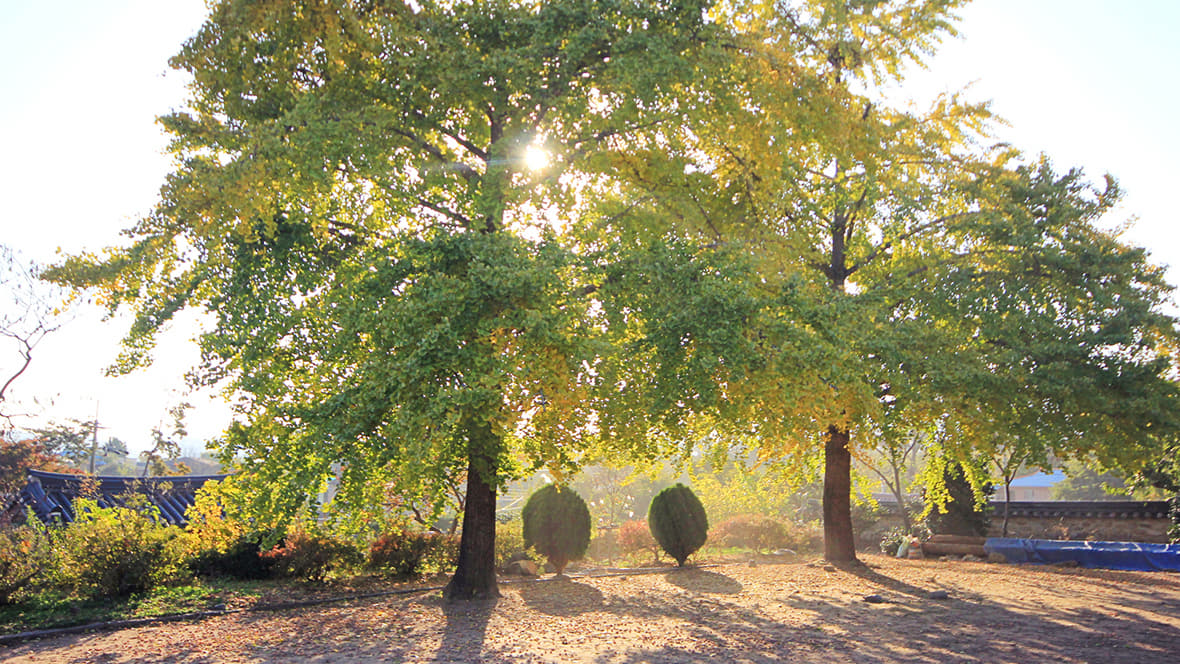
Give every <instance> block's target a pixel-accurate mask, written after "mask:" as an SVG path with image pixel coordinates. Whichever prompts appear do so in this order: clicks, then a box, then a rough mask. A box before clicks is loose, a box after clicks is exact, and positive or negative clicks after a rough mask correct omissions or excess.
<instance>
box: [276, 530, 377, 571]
mask: <svg viewBox="0 0 1180 664" xmlns="http://www.w3.org/2000/svg"><path fill="white" fill-rule="evenodd" d="M260 557H261V558H262V559H263V560H264V561H265V563H266V564H267V565H269V566H270V569H271V570H273V571H274V573H275V574H276V575H278V576H286V577H290V578H293V579H302V580H304V581H323V580H324V578H325V577H326V576H327V575H328V572H330V571H332V570H333V569H335V568H337V567H343V566H348V565H352V564H355V563H356V562H358V560H359V558H360V554H359V552H358V551H357V550H356V548H355V547H353V546H352V545H351V544H348V543H346V542H342V541H340V540H337V539H334V538H332V537H328V536H326V535H313V534H311V533H308V532H306V531H303V530H296V531H295V532H293V533H291V534H289V535H287V538H286V539H285V540H284V541H283V544H282V546H276V547H275V548H273V549H271V550H270V551H267V552H266V553H263V554H262V555H261V556H260Z"/></svg>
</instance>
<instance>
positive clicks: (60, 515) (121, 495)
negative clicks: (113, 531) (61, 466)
mask: <svg viewBox="0 0 1180 664" xmlns="http://www.w3.org/2000/svg"><path fill="white" fill-rule="evenodd" d="M225 477H226V475H184V476H179V477H144V478H138V477H94V476H90V475H69V474H65V473H49V472H45V471H42V470H30V471H29V484H28V486H26V487H25V489H24V491H22V492H21V495H20V501H21V502H22V503H23V504H25V505H27V506H29V507H31V508H32V509H33V512H34V513H35V514H36V515H37V518H39V519H41V520H42V521H44V522H46V523H49V522H59V523H69V522H71V521H73V520H74V516H75V515H74V500H75V499H76V498H78V497H79V496H81V495H82V494H83V491H88V492H89V491H94V490H96V492H95V493H88V495H94V497H95V498H96V500H97V502H98V504H99V505H100V506H102V507H114V506H116V505H122V504H124V502H125V501H126V500H127V497H128V496H129V495H132V494H139V495H143V496H146V497H147V499H148V501H149V502H151V503H152V504H153V505H155V506H156V507H158V508H159V510H160V517H161V518H162V519H164V520H165V521H167V522H168V523H170V524H172V525H176V526H183V525H185V524H186V523H187V521H186V519H185V518H184V513H185V510H187V509H188V508H189V507H190V506H191V505H192V504H193V502H194V494H195V493H196V491H197V489H199V488H201V487H202V486H203V485H204V484H205V482H208V481H209V480H221V479H225ZM91 487H93V489H91Z"/></svg>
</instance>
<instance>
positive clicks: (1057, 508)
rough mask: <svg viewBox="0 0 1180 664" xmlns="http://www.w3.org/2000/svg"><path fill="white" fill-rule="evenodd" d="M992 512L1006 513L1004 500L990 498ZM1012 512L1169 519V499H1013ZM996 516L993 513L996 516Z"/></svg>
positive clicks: (1039, 515) (1016, 514) (1029, 515)
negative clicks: (1033, 500) (991, 499)
mask: <svg viewBox="0 0 1180 664" xmlns="http://www.w3.org/2000/svg"><path fill="white" fill-rule="evenodd" d="M991 506H992V510H993V512H992V514H993V515H1003V514H1004V501H1002V500H993V501H991ZM1008 514H1009V516H1027V517H1057V518H1063V517H1078V518H1088V519H1166V518H1168V501H1166V500H1117V501H1115V500H1112V501H1101V500H1100V501H1080V500H1049V501H1041V502H1028V501H1019V502H1018V501H1015V500H1014V501H1012V503H1011V505H1010V506H1009V508H1008ZM993 518H994V516H993Z"/></svg>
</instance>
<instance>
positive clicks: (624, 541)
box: [618, 519, 660, 560]
mask: <svg viewBox="0 0 1180 664" xmlns="http://www.w3.org/2000/svg"><path fill="white" fill-rule="evenodd" d="M618 537H619V548H620V549H622V551H623V554H625V555H628V556H630V555H634V554H636V553H639V552H640V551H651V554H652V557H654V558H656V559H657V560H658V559H659V557H660V545H659V544H658V543H657V542H656V538H654V537H652V535H651V529H650V528H648V526H647V521H643V520H641V519H636V520H634V521H626V522H624V523H623V524H622V525H621V526H619V534H618Z"/></svg>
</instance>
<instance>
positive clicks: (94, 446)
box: [90, 401, 98, 475]
mask: <svg viewBox="0 0 1180 664" xmlns="http://www.w3.org/2000/svg"><path fill="white" fill-rule="evenodd" d="M96 456H98V401H95V402H94V441H93V442H92V443H91V444H90V474H91V475H93V474H94V457H96Z"/></svg>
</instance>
